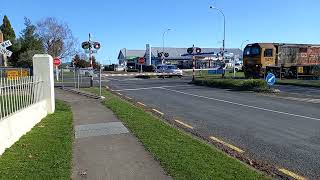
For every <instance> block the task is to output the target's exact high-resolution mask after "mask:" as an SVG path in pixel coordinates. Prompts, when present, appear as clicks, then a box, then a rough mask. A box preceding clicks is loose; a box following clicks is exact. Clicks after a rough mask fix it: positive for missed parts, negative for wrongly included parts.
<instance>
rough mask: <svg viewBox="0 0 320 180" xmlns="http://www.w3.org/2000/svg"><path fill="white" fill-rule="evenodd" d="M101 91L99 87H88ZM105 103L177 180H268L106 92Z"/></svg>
mask: <svg viewBox="0 0 320 180" xmlns="http://www.w3.org/2000/svg"><path fill="white" fill-rule="evenodd" d="M85 90H86V91H89V92H91V93H96V94H97V93H98V89H85ZM103 96H105V97H106V100H105V101H104V102H103V104H104V105H105V106H106V107H107V108H110V109H111V110H112V111H113V112H114V113H115V114H116V115H117V116H118V118H119V119H121V120H122V121H123V122H124V124H125V125H126V126H127V127H128V128H129V129H130V130H131V132H133V134H134V135H135V136H136V137H137V138H138V139H139V140H140V141H141V142H142V143H143V145H144V146H145V148H146V149H147V150H148V151H150V152H151V153H152V154H153V156H154V157H155V158H156V159H157V160H158V161H160V163H161V165H162V166H163V167H164V169H165V170H166V172H168V173H169V174H170V175H171V176H172V177H173V178H174V179H178V180H180V179H181V180H188V179H190V180H194V179H267V177H266V176H264V175H262V174H261V173H259V172H257V171H255V170H253V169H251V168H250V167H248V166H246V165H244V164H243V163H241V162H240V161H238V160H236V159H233V158H231V157H229V156H228V155H226V154H224V153H222V152H221V151H219V150H217V149H216V148H214V147H212V146H211V145H208V144H206V143H204V142H202V141H200V140H197V139H195V138H193V137H191V136H190V135H187V134H185V133H183V132H181V131H179V130H177V129H175V128H173V127H171V126H170V125H168V124H166V123H164V122H162V121H161V120H159V119H157V118H156V117H154V116H153V115H151V114H149V113H147V112H145V111H144V110H143V109H141V108H139V107H136V106H133V105H132V104H130V103H129V102H127V101H125V100H122V99H120V98H119V97H117V96H114V95H112V94H111V93H110V92H108V91H103Z"/></svg>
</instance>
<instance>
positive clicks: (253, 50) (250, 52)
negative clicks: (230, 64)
mask: <svg viewBox="0 0 320 180" xmlns="http://www.w3.org/2000/svg"><path fill="white" fill-rule="evenodd" d="M243 55H244V56H259V55H260V48H259V47H246V48H245V49H244V53H243Z"/></svg>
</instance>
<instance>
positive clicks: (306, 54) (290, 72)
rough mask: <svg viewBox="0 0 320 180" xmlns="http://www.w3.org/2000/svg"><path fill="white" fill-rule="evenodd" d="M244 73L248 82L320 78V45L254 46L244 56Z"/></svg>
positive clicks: (255, 44)
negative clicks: (268, 77)
mask: <svg viewBox="0 0 320 180" xmlns="http://www.w3.org/2000/svg"><path fill="white" fill-rule="evenodd" d="M243 70H244V73H245V76H246V77H247V78H260V77H264V76H265V75H266V74H267V73H269V72H272V73H274V74H275V75H276V76H277V77H280V76H281V77H286V78H299V77H303V78H313V77H316V78H319V77H320V45H313V44H281V43H254V44H248V45H247V46H246V47H245V49H244V52H243Z"/></svg>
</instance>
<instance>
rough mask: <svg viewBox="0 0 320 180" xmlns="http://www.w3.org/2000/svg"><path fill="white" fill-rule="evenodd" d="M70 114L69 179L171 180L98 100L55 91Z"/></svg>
mask: <svg viewBox="0 0 320 180" xmlns="http://www.w3.org/2000/svg"><path fill="white" fill-rule="evenodd" d="M55 94H56V98H57V99H59V100H63V101H65V102H67V103H69V104H70V105H71V107H72V111H73V121H74V130H75V140H74V144H73V160H72V163H73V169H72V179H90V180H95V179H108V180H109V179H110V180H148V179H150V180H157V179H159V180H160V179H171V177H169V176H168V175H166V173H165V172H164V170H163V168H162V167H161V166H160V164H159V162H157V161H155V160H154V158H153V157H152V155H151V154H150V153H149V152H148V151H146V150H145V149H144V147H143V146H142V144H141V143H140V142H139V141H138V140H137V138H136V137H134V136H133V135H132V134H130V132H129V131H128V130H127V128H126V127H125V126H124V125H123V124H122V123H121V122H120V121H119V120H118V119H117V118H116V117H115V115H114V114H113V112H112V111H110V110H109V109H107V108H106V107H104V106H103V105H102V104H101V103H100V101H99V100H95V99H90V98H87V97H84V96H81V95H77V94H73V93H70V92H66V91H63V90H60V89H55Z"/></svg>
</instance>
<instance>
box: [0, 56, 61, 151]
mask: <svg viewBox="0 0 320 180" xmlns="http://www.w3.org/2000/svg"><path fill="white" fill-rule="evenodd" d="M33 75H34V76H36V77H39V78H40V80H42V81H43V82H42V83H43V88H42V96H41V97H40V101H39V102H37V103H35V104H33V105H31V106H29V107H27V108H25V109H22V110H20V111H18V112H17V113H14V114H12V115H10V116H9V117H6V118H4V119H2V120H0V155H1V154H2V153H3V152H4V151H5V149H6V148H9V147H11V146H12V145H13V144H14V143H15V142H17V141H18V140H19V139H20V137H21V136H23V135H24V134H26V133H27V132H29V131H30V130H31V129H32V128H33V127H34V126H35V125H36V124H37V123H39V122H40V121H41V120H42V119H43V118H44V117H46V116H47V114H51V113H54V110H55V97H54V79H53V60H52V57H51V56H50V55H35V56H34V57H33Z"/></svg>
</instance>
